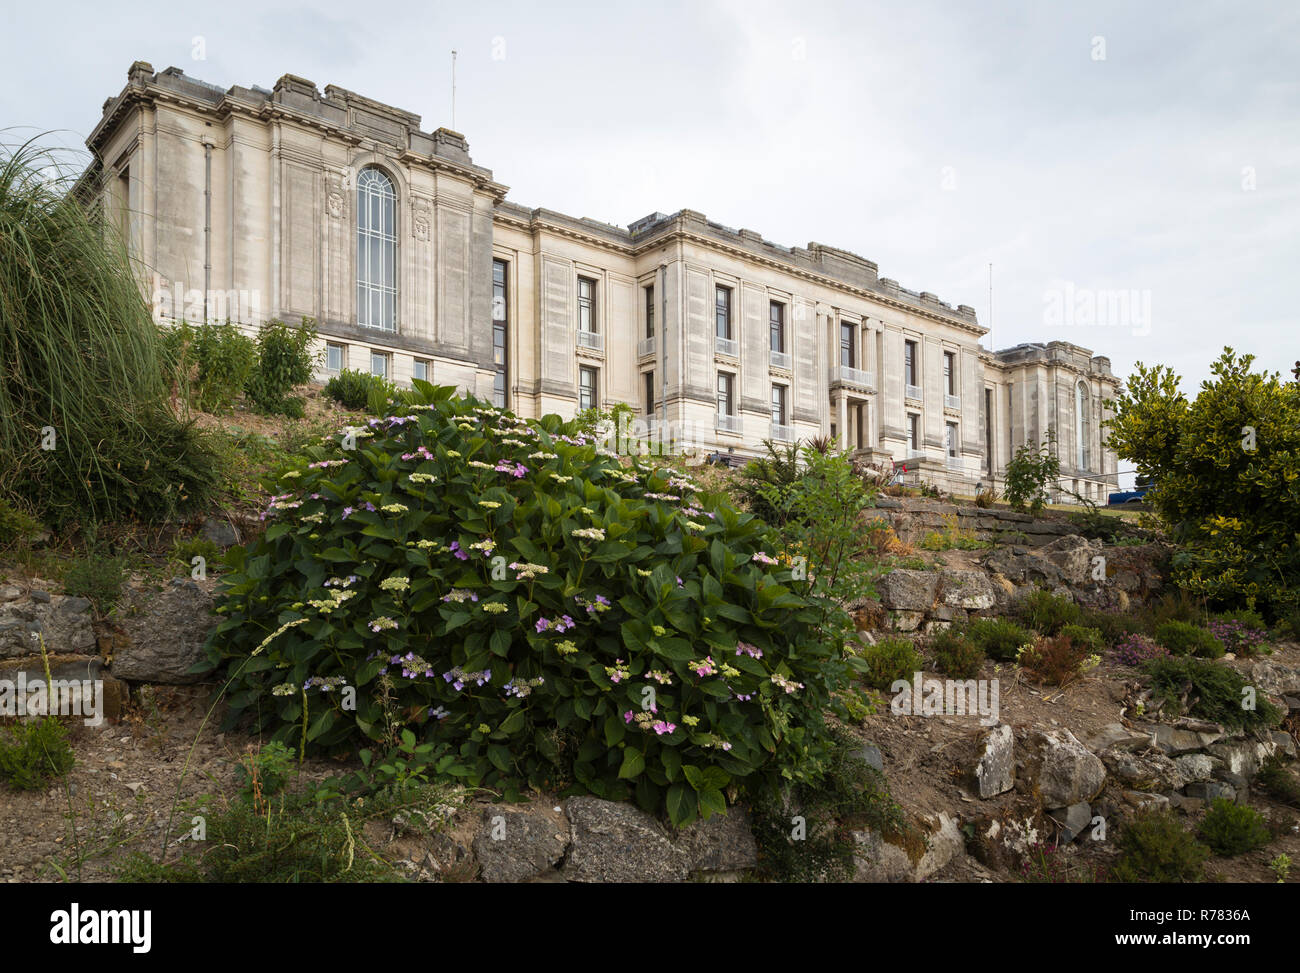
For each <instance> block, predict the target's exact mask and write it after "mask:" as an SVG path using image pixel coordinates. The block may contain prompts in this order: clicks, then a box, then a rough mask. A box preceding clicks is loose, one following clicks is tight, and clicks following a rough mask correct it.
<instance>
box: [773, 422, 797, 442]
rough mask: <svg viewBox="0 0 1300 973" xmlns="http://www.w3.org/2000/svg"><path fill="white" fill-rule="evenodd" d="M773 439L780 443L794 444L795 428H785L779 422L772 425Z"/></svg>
mask: <svg viewBox="0 0 1300 973" xmlns="http://www.w3.org/2000/svg"><path fill="white" fill-rule="evenodd" d="M772 439H774V440H775V441H776V442H778V443H792V442H794V441H795V434H794V426H783V425H781V424H780V423H779V422H774V423H772Z"/></svg>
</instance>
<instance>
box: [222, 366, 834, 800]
mask: <svg viewBox="0 0 1300 973" xmlns="http://www.w3.org/2000/svg"><path fill="white" fill-rule="evenodd" d="M416 388H417V389H418V390H419V391H421V393H422V394H423V395H424V396H425V397H426V398H427V399H428V402H427V403H425V404H424V405H423V406H420V407H414V406H413V407H410V408H404V409H399V411H403V412H406V413H407V414H405V415H397V416H392V417H389V418H386V419H373V420H371V422H370V425H369V427H368V428H365V429H362V430H360V431H359V432H356V433H355V434H354V436H353V435H350V434H346V433H345V434H343V435H340V436H339V437H336V439H335V441H334V442H333V443H332V444H331V445H330V446H328V447H325V446H322V447H313V448H312V449H311V450H309V455H308V456H307V457H306V459H309V460H311V461H312V462H311V463H310V464H307V463H305V461H304V462H303V464H302V465H300V466H299V467H298V474H297V476H296V477H290V478H289V479H291V480H292V481H293V484H294V485H293V487H292V492H291V494H288V495H281V496H278V497H277V498H276V499H275V500H274V501H273V502H272V505H271V507H270V509H268V510H267V512H266V519H267V521H268V523H269V526H268V529H267V530H266V532H265V535H264V536H263V537H261V538H259V539H258V540H257V541H256V542H255V543H253V544H252V545H250V546H249V548H247V549H243V548H233V549H232V550H231V551H230V552H228V553H227V556H226V564H227V566H228V567H229V568H230V570H229V571H228V572H227V573H226V574H225V575H223V579H222V580H223V585H224V589H223V594H222V597H221V605H220V610H221V612H222V614H223V615H224V616H225V618H224V620H223V621H222V622H221V623H219V625H218V626H217V627H216V629H215V630H214V632H213V634H212V635H211V637H210V640H209V659H210V664H211V665H212V666H213V667H216V666H219V665H220V666H223V667H224V668H225V669H226V670H227V673H228V676H229V678H230V680H231V688H230V693H231V694H230V697H229V703H230V720H231V722H234V721H238V720H240V719H244V720H247V721H250V722H251V723H252V725H253V726H254V728H255V729H257V730H267V731H270V732H271V734H272V738H273V739H275V740H279V741H281V742H284V743H291V742H295V741H297V740H299V739H300V738H302V736H303V735H304V728H305V737H306V745H307V748H308V749H311V750H328V751H340V750H350V749H353V748H355V747H356V745H357V744H358V743H362V742H365V741H367V740H373V741H378V742H380V743H382V744H384V745H386V746H392V745H394V744H395V743H396V742H397V740H398V739H400V736H401V733H400V731H401V730H403V729H409V730H410V731H411V732H412V733H414V734H415V735H416V737H417V738H419V739H421V740H423V741H425V742H430V743H435V744H445V745H446V746H447V747H448V748H449V752H450V753H451V754H453V755H454V757H455V763H454V765H449V766H448V767H447V769H446V772H447V773H449V774H453V775H455V776H457V777H458V778H460V779H462V780H463V781H465V782H466V783H467V784H470V785H481V786H486V787H494V788H498V789H501V790H503V791H504V792H505V793H506V794H508V795H510V794H516V793H518V792H519V791H520V789H521V788H522V787H523V786H525V785H526V784H528V783H532V784H534V785H536V786H539V787H545V786H568V785H569V784H571V783H575V782H576V783H577V784H578V785H580V786H581V787H582V788H585V789H586V790H588V791H590V792H591V793H594V794H596V795H598V796H602V797H605V798H609V799H625V798H629V797H633V798H635V799H636V801H637V802H638V803H639V804H640V806H642V807H643V808H646V809H648V810H660V809H663V808H665V807H666V808H667V811H668V814H669V816H670V818H671V819H672V821H673V822H674V823H675V824H677V825H684V824H686V823H688V822H689V821H691V820H693V819H694V818H695V817H697V816H699V815H708V814H710V813H712V812H715V811H721V810H722V809H723V808H724V806H725V801H724V798H723V792H724V790H725V789H727V788H729V787H731V786H732V785H733V784H744V785H746V786H749V785H751V784H752V785H753V786H758V785H759V784H760V783H762V782H768V783H774V782H775V781H776V780H779V779H781V775H782V774H783V773H787V774H788V775H789V776H790V777H792V778H794V779H800V778H801V777H813V776H815V775H816V774H817V772H818V770H819V766H820V764H819V761H820V758H821V755H822V754H823V753H824V750H825V744H824V731H823V727H824V723H823V719H822V713H823V710H824V709H826V708H827V706H828V705H830V706H831V707H832V709H834V705H833V703H834V701H833V699H832V696H833V694H834V693H835V692H836V691H837V690H839V689H840V688H841V687H843V686H846V685H847V674H848V673H847V663H846V661H845V659H844V653H843V643H842V636H838V635H836V633H834V632H828V631H827V630H826V628H825V627H824V623H825V619H826V618H827V617H828V609H827V606H826V604H825V602H826V601H827V599H825V598H824V597H821V596H819V595H817V594H816V593H815V592H816V590H817V589H814V587H813V585H814V582H813V581H812V580H811V579H801V578H797V577H795V574H794V572H792V570H791V569H790V568H788V567H781V566H779V565H778V563H777V561H776V558H775V557H773V556H772V554H771V553H769V552H771V551H773V550H774V549H775V548H774V544H775V542H776V539H775V537H774V535H773V534H772V533H771V532H770V530H769V529H768V528H766V527H765V526H764V525H763V524H762V523H761V522H760V521H758V520H757V519H755V518H753V517H752V516H749V515H744V514H741V513H739V512H738V511H737V510H736V509H735V508H734V507H732V506H731V505H730V504H729V503H727V502H726V500H725V498H721V497H712V496H705V495H701V494H699V493H698V492H697V491H696V488H695V486H694V484H692V483H691V482H690V481H689V480H687V479H686V478H684V477H682V476H680V475H678V474H676V473H675V472H673V471H671V470H668V471H660V470H656V469H654V468H652V467H649V466H646V465H644V464H640V463H633V464H632V465H631V466H629V467H624V466H623V465H622V464H621V463H620V462H619V461H618V459H617V458H616V457H612V456H608V455H603V454H601V453H599V452H598V451H597V450H596V449H595V448H594V447H593V446H592V445H591V444H590V442H589V441H588V440H587V438H586V437H585V436H583V435H581V434H577V435H575V432H576V430H575V429H574V428H573V427H572V426H571V425H567V424H565V423H563V422H562V421H561V420H560V419H559V418H558V417H556V416H547V417H545V418H543V419H542V420H540V421H538V422H536V423H530V422H526V421H524V420H521V419H517V418H515V417H514V416H512V415H509V414H506V413H502V412H499V411H498V410H496V409H492V408H488V407H485V406H483V405H482V404H481V403H478V402H477V401H475V400H472V399H469V400H462V399H457V398H453V397H452V393H453V390H452V389H449V388H443V389H434V388H433V387H432V386H429V385H427V384H426V383H423V382H417V383H416ZM353 438H355V448H354V449H347V448H345V447H346V446H347V445H348V444H349V443H350V442H351V440H352V439H353ZM285 482H287V480H286V481H285ZM313 495H315V496H313ZM831 574H832V572H831V569H830V568H829V567H827V568H824V569H823V570H820V571H818V572H817V579H816V582H815V584H817V585H821V584H824V583H826V579H827V578H828V577H830V576H831ZM846 617H847V616H846ZM828 636H829V637H828ZM344 687H353V688H355V693H356V699H355V708H354V709H345V708H344V707H343V706H342V705H341V702H342V697H343V696H344V692H343V688H344ZM304 690H306V691H305V692H304ZM304 700H306V703H307V706H306V708H304ZM643 707H644V708H643ZM841 709H842V707H841Z"/></svg>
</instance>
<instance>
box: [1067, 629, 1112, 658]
mask: <svg viewBox="0 0 1300 973" xmlns="http://www.w3.org/2000/svg"><path fill="white" fill-rule="evenodd" d="M1061 634H1062V635H1064V636H1066V637H1067V638H1069V639H1070V641H1072V642H1073V643H1074V644H1075V645H1077V646H1079V647H1080V648H1081V649H1083V650H1084V651H1086V652H1087V654H1088V655H1101V654H1102V653H1103V652H1105V651H1106V640H1105V639H1104V638H1102V635H1101V632H1100V631H1098V630H1097V629H1095V628H1089V627H1087V626H1085V625H1062V626H1061Z"/></svg>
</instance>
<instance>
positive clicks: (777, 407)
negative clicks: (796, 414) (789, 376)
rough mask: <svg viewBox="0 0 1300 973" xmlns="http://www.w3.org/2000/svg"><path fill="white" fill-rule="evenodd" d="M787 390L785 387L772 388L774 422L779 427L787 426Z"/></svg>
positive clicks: (774, 386) (776, 386) (775, 386)
mask: <svg viewBox="0 0 1300 973" xmlns="http://www.w3.org/2000/svg"><path fill="white" fill-rule="evenodd" d="M785 396H786V389H785V386H784V385H773V386H772V422H774V423H775V424H776V425H778V426H784V425H786V421H785V419H786V415H787V413H786V405H785V401H786V400H785Z"/></svg>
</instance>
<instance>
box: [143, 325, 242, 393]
mask: <svg viewBox="0 0 1300 973" xmlns="http://www.w3.org/2000/svg"><path fill="white" fill-rule="evenodd" d="M162 341H163V347H164V348H165V349H166V351H167V356H168V360H169V365H170V366H171V368H172V369H173V370H174V372H173V373H174V374H175V375H176V376H177V380H178V381H179V382H183V383H186V384H187V385H188V386H189V398H190V402H191V403H192V404H193V405H195V406H196V407H197V408H199V409H202V410H203V411H204V412H225V411H227V410H229V409H230V407H231V406H232V405H233V404H234V402H235V398H236V397H237V396H238V395H239V393H240V392H242V391H243V390H244V386H245V385H246V384H247V383H248V380H249V377H250V376H251V375H252V374H253V369H254V368H255V367H256V366H257V344H256V343H255V342H254V341H253V340H252V339H251V338H249V337H248V336H247V335H245V334H244V333H243V332H242V331H240V330H239V328H237V327H235V326H234V325H233V324H231V323H230V322H228V321H227V322H226V323H225V324H198V325H193V326H192V325H190V324H187V323H186V322H184V321H182V322H180V324H178V325H176V326H175V327H173V328H168V329H166V330H165V331H164V332H163V338H162Z"/></svg>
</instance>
